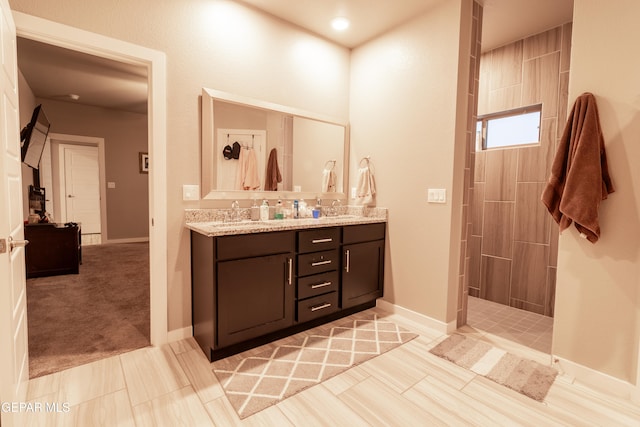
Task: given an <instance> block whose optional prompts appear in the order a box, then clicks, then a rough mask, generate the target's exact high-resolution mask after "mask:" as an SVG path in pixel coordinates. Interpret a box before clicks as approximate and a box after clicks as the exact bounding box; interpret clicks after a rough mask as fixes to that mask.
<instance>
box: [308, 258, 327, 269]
mask: <svg viewBox="0 0 640 427" xmlns="http://www.w3.org/2000/svg"><path fill="white" fill-rule="evenodd" d="M327 264H331V260H330V259H328V260H326V261H316V262H312V263H311V267H317V266H319V265H327Z"/></svg>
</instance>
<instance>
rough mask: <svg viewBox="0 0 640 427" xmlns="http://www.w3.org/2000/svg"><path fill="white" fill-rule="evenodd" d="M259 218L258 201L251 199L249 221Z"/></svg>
mask: <svg viewBox="0 0 640 427" xmlns="http://www.w3.org/2000/svg"><path fill="white" fill-rule="evenodd" d="M259 219H260V206H258V201H257V200H256V199H253V205H251V221H258V220H259Z"/></svg>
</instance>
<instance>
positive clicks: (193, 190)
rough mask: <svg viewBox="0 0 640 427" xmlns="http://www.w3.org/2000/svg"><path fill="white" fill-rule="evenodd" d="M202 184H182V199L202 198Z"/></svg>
mask: <svg viewBox="0 0 640 427" xmlns="http://www.w3.org/2000/svg"><path fill="white" fill-rule="evenodd" d="M199 194H200V186H199V185H197V184H196V185H189V184H185V185H183V186H182V200H200V196H199Z"/></svg>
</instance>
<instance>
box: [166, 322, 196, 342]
mask: <svg viewBox="0 0 640 427" xmlns="http://www.w3.org/2000/svg"><path fill="white" fill-rule="evenodd" d="M192 335H193V334H192V333H191V326H187V327H185V328H181V329H174V330H172V331H169V332H168V333H167V341H168V342H174V341H180V340H184V339H187V338H189V337H191V336H192Z"/></svg>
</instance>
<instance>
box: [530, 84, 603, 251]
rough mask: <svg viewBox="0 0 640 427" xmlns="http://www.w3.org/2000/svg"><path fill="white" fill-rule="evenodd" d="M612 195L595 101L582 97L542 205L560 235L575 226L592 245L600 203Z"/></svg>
mask: <svg viewBox="0 0 640 427" xmlns="http://www.w3.org/2000/svg"><path fill="white" fill-rule="evenodd" d="M613 191H614V188H613V184H612V183H611V178H610V176H609V170H608V167H607V156H606V153H605V149H604V138H603V137H602V130H601V129H600V119H599V117H598V108H597V106H596V99H595V97H594V96H593V94H591V93H584V94H582V95H580V96H579V97H578V98H577V99H576V102H575V104H574V105H573V109H572V110H571V114H570V115H569V119H568V120H567V124H566V126H565V128H564V132H563V134H562V139H561V140H560V142H559V146H558V151H557V152H556V157H555V159H554V160H553V165H552V167H551V176H550V177H549V182H548V183H547V186H546V187H545V189H544V191H543V193H542V202H543V203H544V204H545V206H546V207H547V209H548V210H549V213H551V216H553V219H554V220H555V221H556V222H557V223H558V224H559V226H560V231H561V232H562V230H565V229H566V228H567V227H569V226H570V225H571V222H574V223H575V226H576V228H577V229H578V231H579V232H580V234H581V236H583V237H586V238H587V239H588V240H589V241H590V242H591V243H595V242H597V241H598V238H599V237H600V225H599V223H598V208H599V206H600V201H601V200H604V199H606V198H607V195H608V194H610V193H613Z"/></svg>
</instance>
